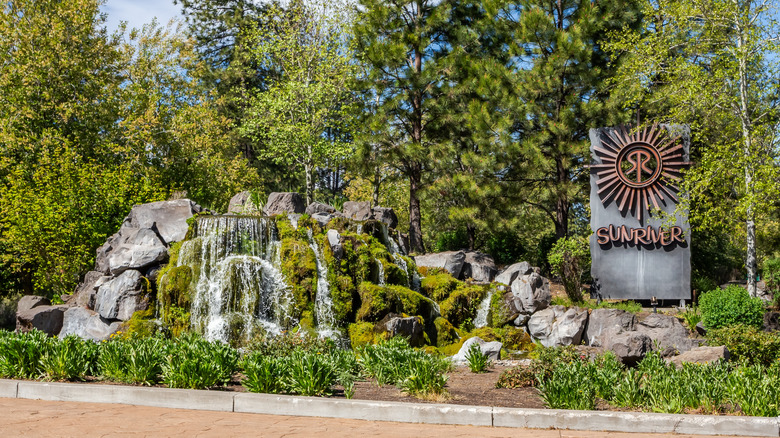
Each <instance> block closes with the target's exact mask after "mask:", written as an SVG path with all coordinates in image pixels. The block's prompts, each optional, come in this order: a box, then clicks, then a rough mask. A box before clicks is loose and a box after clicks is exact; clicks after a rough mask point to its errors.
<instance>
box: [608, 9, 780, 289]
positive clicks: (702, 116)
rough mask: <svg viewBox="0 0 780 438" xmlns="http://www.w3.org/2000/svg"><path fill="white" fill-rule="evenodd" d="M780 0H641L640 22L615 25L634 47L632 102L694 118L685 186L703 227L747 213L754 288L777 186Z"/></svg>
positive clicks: (695, 220) (629, 71)
mask: <svg viewBox="0 0 780 438" xmlns="http://www.w3.org/2000/svg"><path fill="white" fill-rule="evenodd" d="M778 6H779V4H778V3H777V2H776V1H771V0H767V1H763V0H760V1H754V0H746V1H719V0H707V1H688V0H662V1H643V2H642V12H643V15H644V16H645V17H647V18H648V19H646V20H645V21H644V22H643V26H642V28H640V29H638V30H635V31H625V32H619V33H615V35H614V41H613V43H612V44H611V50H613V51H622V52H625V53H626V54H627V62H626V63H625V64H624V65H623V66H622V68H621V70H620V76H619V78H618V81H617V83H618V84H619V85H620V86H621V88H622V90H623V92H624V93H625V95H626V105H628V106H632V105H633V106H636V105H643V106H646V107H648V109H649V110H650V111H653V112H655V113H656V114H659V115H662V116H663V117H665V118H667V120H670V121H674V122H677V123H679V122H683V123H688V124H690V125H691V131H692V134H693V140H694V142H696V143H697V144H699V145H700V147H701V149H700V150H699V151H697V155H698V160H697V161H698V162H697V163H696V164H697V165H696V166H695V167H694V168H692V169H691V170H690V171H689V172H688V173H687V175H686V178H685V180H684V181H683V187H682V188H683V190H684V191H685V192H686V193H688V195H689V199H688V201H689V202H687V203H686V202H683V203H681V204H680V207H681V208H684V209H689V210H690V214H691V216H690V217H691V222H692V224H694V226H696V227H698V228H699V229H702V230H707V229H717V228H718V227H724V226H725V227H727V228H729V229H733V227H734V224H735V222H736V221H741V222H742V223H744V228H743V230H744V238H745V247H746V257H745V267H746V269H747V277H748V289H749V291H750V293H751V294H752V295H755V293H756V274H757V263H756V251H757V248H756V229H757V225H756V224H757V222H760V221H761V220H762V218H764V217H766V215H767V214H768V213H769V212H771V211H772V210H773V209H774V208H776V205H775V204H774V202H773V200H774V199H776V198H777V196H778V184H777V181H778V177H779V175H780V174H779V173H778V166H777V158H778V156H777V152H778V148H777V144H778V143H777V141H778V138H779V137H778V131H777V129H778V122H777V121H778V116H780V113H779V112H778V104H780V99H778V96H780V94H779V93H778V91H780V87H779V86H778V85H780V84H779V83H778V80H777V78H778V77H780V65H779V64H778V55H779V54H780V53H778V48H779V47H780V46H779V41H780V40H779V37H778V29H780V27H779V26H778V22H777V19H776V18H777V13H778Z"/></svg>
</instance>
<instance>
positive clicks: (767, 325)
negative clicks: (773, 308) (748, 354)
mask: <svg viewBox="0 0 780 438" xmlns="http://www.w3.org/2000/svg"><path fill="white" fill-rule="evenodd" d="M699 324H701V323H699ZM702 328H704V326H702ZM696 331H699V325H698V324H697V325H696ZM764 331H766V332H776V331H780V312H766V313H764ZM706 333H707V332H706V330H705V332H704V333H701V332H699V334H706Z"/></svg>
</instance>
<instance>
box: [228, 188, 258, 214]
mask: <svg viewBox="0 0 780 438" xmlns="http://www.w3.org/2000/svg"><path fill="white" fill-rule="evenodd" d="M227 212H228V213H232V214H251V215H261V214H263V205H262V204H260V205H257V204H255V203H254V201H252V193H250V192H249V191H248V190H245V191H243V192H239V193H237V194H236V195H235V196H233V197H232V198H230V202H229V203H228V211H227Z"/></svg>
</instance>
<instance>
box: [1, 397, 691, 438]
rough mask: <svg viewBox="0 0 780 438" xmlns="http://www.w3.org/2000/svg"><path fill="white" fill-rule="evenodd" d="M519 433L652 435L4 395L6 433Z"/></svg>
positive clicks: (331, 436)
mask: <svg viewBox="0 0 780 438" xmlns="http://www.w3.org/2000/svg"><path fill="white" fill-rule="evenodd" d="M255 436H259V437H322V438H335V437H341V436H343V437H360V438H364V437H388V438H389V437H392V438H401V437H414V438H423V437H432V438H433V437H442V438H457V437H485V438H488V437H518V438H532V437H533V438H563V437H567V438H568V437H571V438H575V437H576V438H596V437H609V438H650V437H675V438H684V437H691V438H692V437H696V436H700V435H664V434H631V433H615V432H612V433H607V432H576V431H559V430H534V429H513V428H499V427H476V426H445V425H431V424H409V423H391V422H379V421H376V422H374V421H361V420H342V419H334V418H314V417H289V416H280V415H260V414H241V413H234V412H227V413H225V412H213V411H193V410H184V409H167V408H152V407H146V406H131V405H118V404H100V403H79V402H51V401H40V400H25V399H10V398H0V437H3V438H11V437H46V438H54V437H79V438H81V437H186V438H194V437H220V438H221V437H241V438H247V437H255Z"/></svg>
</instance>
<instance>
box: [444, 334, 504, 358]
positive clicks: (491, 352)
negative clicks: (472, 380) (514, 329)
mask: <svg viewBox="0 0 780 438" xmlns="http://www.w3.org/2000/svg"><path fill="white" fill-rule="evenodd" d="M472 344H478V345H479V349H480V351H482V354H484V355H486V356H487V357H488V359H490V360H499V359H500V358H501V347H503V344H502V343H500V342H498V341H493V342H485V341H484V340H482V338H480V337H479V336H474V337H473V338H468V339H466V341H465V342H464V343H463V346H461V347H460V350H458V354H456V355H455V356H452V361H453V362H456V363H465V362H466V356H467V355H468V352H469V348H471V345H472Z"/></svg>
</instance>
